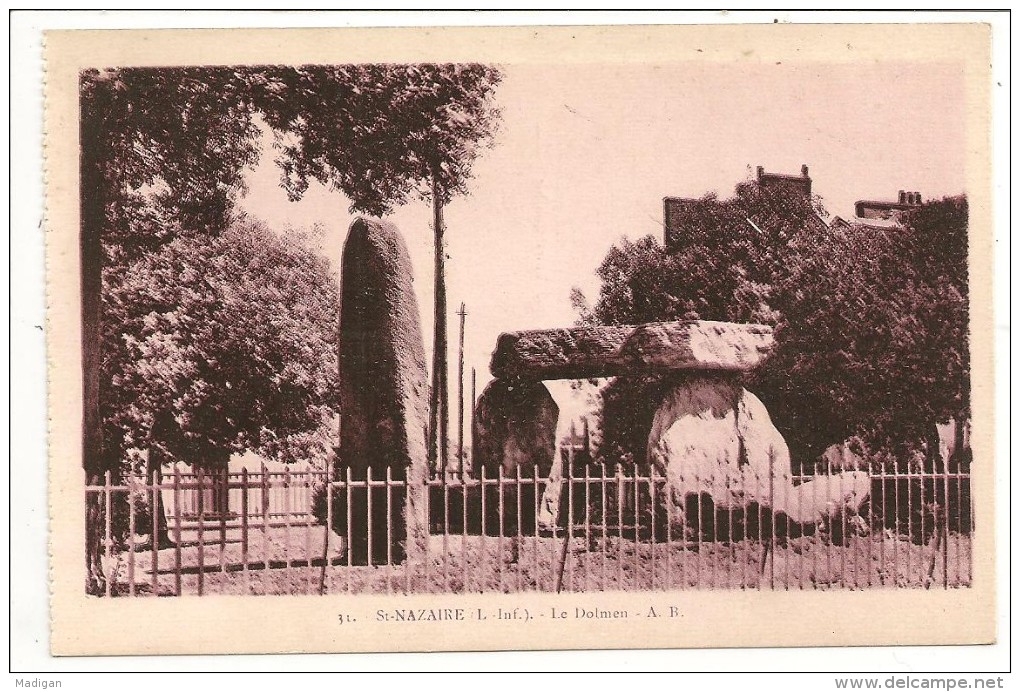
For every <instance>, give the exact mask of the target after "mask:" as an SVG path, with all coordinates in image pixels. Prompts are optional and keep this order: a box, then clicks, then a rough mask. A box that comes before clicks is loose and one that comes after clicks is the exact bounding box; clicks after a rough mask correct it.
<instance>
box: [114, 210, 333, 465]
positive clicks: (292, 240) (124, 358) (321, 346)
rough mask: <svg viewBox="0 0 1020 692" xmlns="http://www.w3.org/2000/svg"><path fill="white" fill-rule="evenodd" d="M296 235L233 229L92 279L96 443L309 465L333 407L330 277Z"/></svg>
mask: <svg viewBox="0 0 1020 692" xmlns="http://www.w3.org/2000/svg"><path fill="white" fill-rule="evenodd" d="M301 240H302V238H301V236H300V235H297V234H294V233H291V234H287V235H277V234H275V233H273V232H272V231H270V230H269V229H267V228H266V227H265V226H263V225H261V224H260V223H258V222H256V221H252V220H248V219H240V220H238V221H236V222H235V223H234V224H232V225H231V226H230V227H229V228H228V229H227V230H226V231H224V232H223V233H221V234H220V235H218V236H215V237H212V238H204V239H199V238H194V237H187V236H180V237H177V238H175V239H174V240H172V241H170V242H168V243H167V244H166V245H164V246H163V247H162V248H160V249H159V250H157V251H154V252H151V253H147V254H145V255H142V256H140V257H139V258H138V259H136V260H135V261H133V262H131V263H129V264H127V265H125V266H123V267H119V266H111V267H109V268H108V269H107V271H106V272H105V276H104V279H105V282H104V283H105V285H104V291H103V299H104V312H105V314H106V318H107V319H106V320H105V321H104V333H103V339H104V343H103V353H104V358H103V381H104V382H108V383H109V384H110V387H109V393H108V396H106V397H104V399H103V404H104V409H103V420H104V423H105V427H106V436H105V439H106V441H107V444H108V445H109V446H110V448H111V449H113V450H116V451H117V453H119V455H120V456H121V457H122V458H126V457H127V455H128V454H129V453H134V455H135V458H136V459H139V458H140V455H139V453H140V452H142V451H147V450H149V449H150V448H151V447H152V446H154V445H159V446H160V447H161V448H162V449H161V451H162V452H163V453H164V456H168V457H169V459H167V460H172V459H179V460H182V461H185V462H187V463H197V464H199V465H201V464H203V463H206V464H208V463H209V461H210V460H209V459H208V456H209V455H213V456H214V457H216V458H220V457H221V456H222V454H220V453H223V452H226V453H227V454H228V455H229V453H243V452H247V451H253V452H258V453H259V454H261V455H263V456H265V457H269V458H275V459H279V460H281V461H291V460H294V459H309V458H322V457H324V456H325V454H326V453H327V450H328V448H329V442H328V440H327V437H326V435H327V434H328V433H329V430H330V427H331V423H332V418H333V414H334V411H335V409H336V402H335V397H336V377H337V371H336V363H337V347H336V315H337V295H338V287H337V283H336V278H335V275H334V272H333V270H332V269H331V268H330V266H329V264H328V262H327V261H326V260H325V259H324V258H322V257H321V256H320V255H319V254H318V253H316V252H315V251H314V250H312V249H310V248H309V247H307V246H305V245H304V244H302V242H301Z"/></svg>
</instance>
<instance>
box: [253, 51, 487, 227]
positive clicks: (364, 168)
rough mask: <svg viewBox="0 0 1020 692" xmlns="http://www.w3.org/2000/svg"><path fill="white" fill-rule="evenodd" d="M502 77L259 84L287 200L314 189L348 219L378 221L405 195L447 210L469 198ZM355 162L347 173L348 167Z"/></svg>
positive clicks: (431, 68)
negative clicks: (330, 192)
mask: <svg viewBox="0 0 1020 692" xmlns="http://www.w3.org/2000/svg"><path fill="white" fill-rule="evenodd" d="M501 79H502V73H501V72H500V70H499V69H498V68H496V67H493V66H489V65H479V64H413V65H381V64H380V65H339V66H305V67H300V68H296V69H294V70H287V71H277V72H275V73H272V74H270V75H268V76H267V77H266V80H265V84H264V93H265V94H267V97H266V98H265V99H263V100H262V102H261V105H262V108H263V112H264V113H265V114H266V120H267V121H268V123H269V124H270V126H271V127H273V129H274V130H275V131H277V132H278V133H280V135H281V136H280V138H279V140H278V142H277V147H278V149H279V151H280V156H279V157H278V159H277V161H278V163H279V165H280V166H281V168H282V170H283V178H282V181H283V185H284V187H285V188H286V189H287V191H288V193H289V194H290V196H291V198H292V199H298V198H300V197H301V195H303V194H304V192H305V191H306V190H307V189H308V185H309V182H310V181H311V180H318V181H319V182H321V183H322V184H324V185H327V186H330V187H332V188H334V189H336V190H339V191H341V192H343V193H344V194H345V195H347V197H348V198H349V199H351V201H352V210H354V211H361V212H364V213H368V214H373V215H376V216H381V215H383V214H385V213H387V212H388V211H390V210H391V209H392V208H393V207H394V206H398V205H400V204H403V203H404V202H406V201H407V199H408V198H409V197H411V196H417V197H419V198H421V199H423V200H424V199H431V197H432V194H433V185H435V187H437V188H438V190H439V194H440V196H441V199H440V202H441V203H442V204H446V203H447V202H449V200H450V198H451V197H452V196H453V195H456V194H462V193H464V192H465V191H466V185H467V181H468V180H469V178H470V175H471V167H472V165H473V164H474V161H475V159H476V158H477V156H478V154H479V152H480V151H481V150H482V149H483V148H484V147H485V146H487V145H489V144H490V143H491V141H492V138H493V136H494V134H495V130H496V127H497V125H498V122H499V118H500V111H499V109H498V108H497V107H496V105H495V102H494V92H495V88H496V86H497V85H498V84H499V82H500V81H501ZM352 161H354V162H357V165H356V166H352V165H351V162H352Z"/></svg>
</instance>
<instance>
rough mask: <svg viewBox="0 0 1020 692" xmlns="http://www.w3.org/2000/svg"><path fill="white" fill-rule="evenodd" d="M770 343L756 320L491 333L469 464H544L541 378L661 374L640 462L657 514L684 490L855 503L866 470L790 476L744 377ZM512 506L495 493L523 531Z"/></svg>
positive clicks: (548, 441) (510, 530) (821, 508)
mask: <svg viewBox="0 0 1020 692" xmlns="http://www.w3.org/2000/svg"><path fill="white" fill-rule="evenodd" d="M774 347H775V339H774V336H773V332H772V329H771V328H770V327H768V326H766V325H760V324H737V323H729V322H712V321H700V320H698V321H681V322H657V323H649V324H642V325H637V326H586V327H573V328H567V329H544V330H532V331H520V332H512V333H506V334H502V335H501V336H500V337H499V339H498V341H497V345H496V349H495V351H494V352H493V355H492V360H491V363H490V371H491V372H492V374H493V375H494V376H495V378H496V379H494V380H493V381H491V382H490V383H489V385H488V386H487V387H486V388H485V391H483V393H482V395H481V397H480V398H479V400H478V402H477V405H476V429H475V433H474V434H475V437H474V450H475V451H474V455H475V456H474V464H475V468H476V469H478V468H484V469H485V471H486V475H487V477H495V476H496V474H497V473H502V474H503V476H504V477H507V478H511V477H514V476H515V474H517V473H518V470H520V473H522V474H523V475H525V476H526V477H530V476H531V475H532V474H533V473H534V469H536V468H537V470H538V473H539V475H540V476H541V477H543V478H548V477H549V476H550V474H551V472H552V471H553V467H554V465H555V464H556V463H557V461H558V460H557V459H556V449H557V445H556V442H557V441H556V427H557V418H558V415H557V414H558V410H557V408H556V404H555V402H554V401H553V400H552V396H551V395H550V393H549V391H548V389H547V388H546V386H545V385H544V384H543V383H542V381H543V380H551V379H585V378H602V377H628V376H644V375H655V374H661V375H665V374H669V375H671V377H670V382H671V386H670V388H669V389H668V390H667V391H666V392H665V394H664V396H663V397H662V400H661V401H660V402H658V408H657V410H656V412H655V415H654V417H653V421H652V426H651V431H650V434H649V438H648V447H647V465H646V466H645V467H644V468H645V472H648V471H650V472H652V473H654V474H657V475H658V476H660V477H664V479H665V489H666V493H665V500H664V501H665V502H666V503H670V504H671V505H672V507H670V508H669V509H671V510H673V511H672V512H666V514H667V515H671V516H673V517H676V518H678V520H679V521H681V522H682V521H683V518H684V517H685V516H687V514H688V511H689V509H690V507H691V500H692V498H702V497H706V496H707V497H710V498H711V500H712V501H713V503H714V505H715V507H717V508H720V509H727V510H746V509H747V508H749V507H752V506H754V507H758V508H762V507H764V508H769V509H771V510H772V511H773V512H775V513H777V514H779V513H782V514H784V515H785V516H786V517H788V518H789V519H790V520H791V521H794V522H798V523H811V522H814V521H818V520H820V519H823V518H825V517H827V516H831V515H832V514H834V513H835V512H837V511H840V510H843V509H845V508H850V509H853V510H856V509H857V508H859V506H860V504H861V503H862V502H863V501H864V499H866V497H867V495H868V492H869V488H870V485H869V481H868V478H867V474H866V473H862V472H848V473H844V474H839V476H838V477H836V475H835V474H834V476H833V477H819V478H818V479H816V480H812V481H809V482H807V483H800V484H798V485H794V479H793V474H792V471H791V464H790V452H789V449H788V447H787V445H786V442H785V440H784V439H783V436H782V435H781V434H780V432H779V431H778V430H777V429H776V427H775V426H774V425H773V423H772V420H771V418H770V417H769V414H768V411H767V410H766V408H765V406H764V404H762V402H761V401H760V400H759V399H758V398H757V397H756V396H755V395H754V394H752V393H751V392H749V391H747V390H746V389H744V387H743V384H742V380H743V376H744V375H745V374H746V373H748V372H750V371H752V370H754V369H755V368H757V367H759V366H761V365H762V364H763V363H764V362H765V361H766V359H767V358H768V357H769V356H770V355H771V353H772V351H773V349H774ZM553 475H558V474H553ZM532 488H534V486H532ZM539 490H540V492H541V488H540V489H539ZM533 499H534V498H531V497H528V498H524V500H525V502H524V503H523V506H524V507H529V505H528V504H527V501H530V500H533ZM698 501H699V502H700V499H699V500H698ZM514 506H515V505H507V503H506V501H505V500H504V508H506V507H510V509H509V510H506V509H505V511H504V512H503V514H502V517H501V519H502V522H503V526H502V528H503V530H504V531H506V532H507V533H504V535H511V534H515V533H516V532H517V531H518V529H520V530H521V533H522V534H524V535H527V534H528V532H529V531H530V532H533V531H534V530H535V527H534V526H533V523H534V522H532V521H530V520H529V517H528V512H525V511H523V510H522V512H521V516H520V517H517V516H516V515H515V512H514ZM490 523H491V522H490ZM486 533H489V531H488V530H487V531H486Z"/></svg>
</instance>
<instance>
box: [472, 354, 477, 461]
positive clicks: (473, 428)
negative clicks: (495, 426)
mask: <svg viewBox="0 0 1020 692" xmlns="http://www.w3.org/2000/svg"><path fill="white" fill-rule="evenodd" d="M475 401H477V399H475V369H474V368H471V449H474V448H475V434H476V432H477V431H476V430H475ZM477 471H478V469H476V468H475V466H474V462H472V463H471V473H477Z"/></svg>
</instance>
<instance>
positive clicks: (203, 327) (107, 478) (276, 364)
mask: <svg viewBox="0 0 1020 692" xmlns="http://www.w3.org/2000/svg"><path fill="white" fill-rule="evenodd" d="M117 33H118V34H120V35H118V36H116V37H114V36H112V35H111V32H82V31H78V32H59V31H58V32H51V33H50V34H49V35H48V39H47V62H48V68H47V69H48V74H49V76H50V79H49V80H48V83H47V112H46V118H47V123H48V127H47V138H48V150H47V151H48V159H47V167H48V173H49V175H48V185H49V198H48V205H49V206H48V212H49V213H48V219H49V225H48V227H47V232H48V240H47V244H48V253H49V257H50V260H49V265H48V276H49V308H48V309H49V324H48V329H49V330H50V331H49V336H48V338H49V340H50V341H49V343H50V368H51V370H50V397H51V404H50V406H51V433H50V434H51V457H50V478H51V485H50V498H51V514H52V516H53V523H52V524H51V529H50V531H51V536H50V541H51V578H52V579H53V582H52V584H51V588H52V590H53V596H54V608H55V617H54V620H53V627H54V647H53V650H54V653H56V654H61V653H66V654H93V653H189V652H192V653H199V652H201V653H220V652H228V651H235V652H251V653H257V652H270V651H278V650H286V648H287V647H288V646H293V645H292V644H288V643H287V642H293V641H298V642H300V643H299V644H297V646H298V647H299V648H300V650H306V651H358V650H361V651H390V650H393V651H396V650H411V651H422V650H435V649H440V650H473V649H480V650H493V649H497V650H498V649H505V648H509V649H529V648H574V647H579V648H600V647H603V646H604V647H628V646H648V647H657V646H719V645H726V643H727V642H729V643H731V644H732V645H736V646H748V645H758V646H775V645H783V644H800V645H803V644H806V643H809V641H808V640H810V639H811V638H813V637H816V636H817V637H819V638H818V639H815V640H814V641H815V642H816V643H821V644H830V645H832V644H838V643H845V644H851V643H854V644H884V643H987V642H990V641H992V640H993V639H994V621H993V618H994V612H995V606H994V591H993V586H994V584H993V583H992V580H993V574H992V571H991V569H992V568H991V565H992V562H993V560H994V556H995V542H994V536H993V534H992V532H991V530H990V529H991V521H992V517H991V514H990V512H991V509H992V502H991V501H992V487H993V486H992V479H993V474H994V462H995V460H994V455H993V448H992V446H991V444H990V442H989V440H990V436H991V430H992V428H991V416H990V404H989V403H988V401H987V397H988V396H989V394H988V393H989V392H990V390H991V381H990V378H991V374H990V366H989V363H990V358H989V354H990V349H991V346H990V343H989V341H988V337H987V330H978V329H976V328H975V325H977V324H982V323H988V321H989V320H990V314H991V313H990V298H989V296H990V295H991V284H990V272H991V266H990V261H991V260H990V257H991V254H990V252H991V251H990V244H991V223H990V219H991V216H990V212H989V206H988V205H989V195H990V164H989V155H990V154H989V150H988V128H989V106H988V86H989V84H988V82H989V79H990V78H989V74H988V71H987V63H988V60H987V57H986V54H987V52H988V50H989V44H990V34H989V32H988V31H987V27H984V26H982V25H978V24H944V25H940V26H936V25H921V24H915V25H895V26H894V25H887V26H880V25H857V26H843V25H828V26H823V25H817V26H807V25H801V26H793V25H775V26H770V25H769V26H754V27H750V26H744V27H722V26H716V27H709V26H703V27H690V26H689V27H679V26H659V27H641V26H631V27H588V28H584V27H574V28H571V27H560V28H551V27H528V28H514V27H501V28H492V29H452V28H451V29H443V28H433V29H430V30H429V29H403V30H401V29H377V30H373V29H362V30H355V29H338V30H316V31H304V32H302V31H298V30H294V31H293V32H292V31H289V30H270V29H267V30H258V31H255V30H252V31H249V32H242V31H241V30H234V31H232V30H224V31H207V32H206V31H192V32H173V31H163V32H117ZM227 36H231V38H233V39H236V41H235V42H233V43H232V42H231V41H226V40H225V39H226V37H227ZM496 39H499V40H498V41H497V40H496ZM437 43H438V44H440V45H439V46H438V47H437ZM226 44H230V45H229V46H228V45H226ZM260 48H265V50H260ZM982 65H983V67H982ZM57 197H59V200H58V199H57ZM982 321H984V322H982ZM58 323H59V324H58ZM1000 462H1001V460H1000ZM279 597H286V598H279ZM324 604H328V605H324ZM899 607H902V608H904V609H905V610H906V612H909V613H910V617H909V618H906V619H904V618H903V617H902V615H903V613H900V614H899V620H898V621H897V624H896V625H886V624H883V622H885V621H886V620H888V621H890V622H891V621H892V620H893V619H894V618H896V617H897V613H896V612H894V611H896V609H897V608H899ZM150 608H151V609H153V610H151V613H152V615H147V614H146V613H148V612H150V611H149V610H147V609H150ZM287 609H290V610H289V612H290V613H292V614H293V615H294V616H295V618H297V614H298V613H299V612H300V613H315V612H316V611H320V614H319V617H321V618H325V619H328V620H329V622H330V624H331V626H332V628H333V630H336V629H338V628H339V629H340V630H341V631H344V632H345V633H349V632H354V631H357V632H360V633H361V634H360V635H359V637H358V638H357V640H356V641H354V640H347V639H345V638H340V639H337V638H335V637H334V636H333V635H329V634H324V633H323V632H322V630H323V625H322V624H321V623H320V624H315V625H312V624H310V623H309V628H314V629H316V630H318V634H316V635H309V636H308V637H302V635H301V628H300V626H298V625H297V624H296V620H295V622H294V623H291V624H286V625H284V624H281V625H280V627H281V630H282V631H283V632H284V634H282V635H281V636H282V637H283V639H282V640H277V641H274V642H268V641H266V640H259V639H258V638H256V637H252V636H247V635H245V634H244V633H243V632H240V633H239V634H238V635H237V636H235V637H230V638H228V637H223V638H216V634H217V633H215V632H211V631H204V633H203V634H200V635H198V636H196V637H186V636H180V637H178V638H170V639H164V640H162V642H159V641H156V642H154V643H150V644H146V645H140V644H139V643H138V642H137V641H135V642H131V641H129V640H128V639H127V635H126V632H127V631H134V630H136V629H138V628H142V629H144V628H146V627H155V628H157V629H160V628H166V627H168V626H169V623H167V622H166V620H167V619H170V620H176V619H178V618H180V621H181V622H188V623H189V625H188V628H187V629H188V631H192V629H194V630H204V629H206V628H208V627H209V623H210V622H211V621H212V620H214V619H217V618H222V619H223V620H225V621H228V622H229V627H230V628H234V629H233V631H238V630H244V629H245V627H246V625H245V622H246V618H258V617H259V613H268V612H274V613H278V612H283V611H285V610H287ZM699 609H701V610H703V611H704V612H705V613H708V614H709V615H708V616H706V617H702V615H700V614H699V613H700V612H701V611H699ZM759 610H760V612H759ZM789 610H793V611H800V612H799V614H798V615H796V616H791V617H792V619H790V620H788V621H787V622H786V624H785V625H784V626H782V627H777V628H776V629H774V630H771V631H766V630H758V629H756V628H755V627H753V626H745V625H746V624H747V623H749V622H750V621H752V620H756V619H757V618H758V617H759V615H762V616H763V614H764V613H766V612H769V613H772V612H777V611H789ZM926 611H927V612H926ZM834 612H842V613H844V614H843V615H840V616H839V618H843V617H846V618H851V619H853V620H854V623H853V625H852V626H851V625H847V626H846V627H842V626H839V627H830V625H831V624H832V623H831V622H827V620H828V619H829V618H830V617H833V616H832V613H834ZM195 613H202V614H201V615H198V616H196V617H193V615H192V614H195ZM217 613H218V614H219V615H217ZM228 613H229V614H230V615H227V614H228ZM826 613H829V615H826ZM961 613H969V616H968V617H966V618H964V617H961V615H960V614H961ZM91 617H98V618H100V620H101V621H103V622H109V623H117V624H116V625H112V624H111V625H110V626H116V627H118V628H119V627H124V628H126V629H125V640H124V641H123V642H119V641H117V640H116V638H112V639H109V640H106V641H103V642H97V641H90V640H89V639H88V638H87V637H83V633H82V631H81V629H80V628H81V627H83V626H85V624H84V623H86V622H88V621H89V619H90V618H91ZM153 620H155V621H156V622H155V624H154V623H153ZM692 620H695V621H697V625H696V627H695V628H694V629H692V628H691V625H692V623H691V621H692ZM801 620H803V623H801ZM681 622H682V623H683V624H682V625H681ZM359 628H360V629H359ZM423 628H425V629H423ZM428 628H431V629H428ZM437 628H438V629H437ZM443 628H447V629H443ZM558 628H559V629H558ZM610 628H617V629H612V630H611V629H610ZM681 629H682V630H683V631H684V634H683V635H682V636H681V635H680V634H678V632H679V630H681ZM735 630H738V631H735ZM830 630H831V634H830ZM227 631H231V630H227ZM412 631H413V632H414V634H410V633H411V632H412ZM610 631H611V632H612V633H611V634H610ZM816 631H817V632H820V633H822V634H817V635H816V634H813V633H814V632H816ZM430 632H432V633H435V632H443V633H444V634H442V635H441V636H439V637H438V638H437V637H435V636H433V635H430V634H429V633H430ZM511 632H512V634H511ZM698 632H708V634H707V635H706V636H699V635H698ZM294 637H296V639H294Z"/></svg>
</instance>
